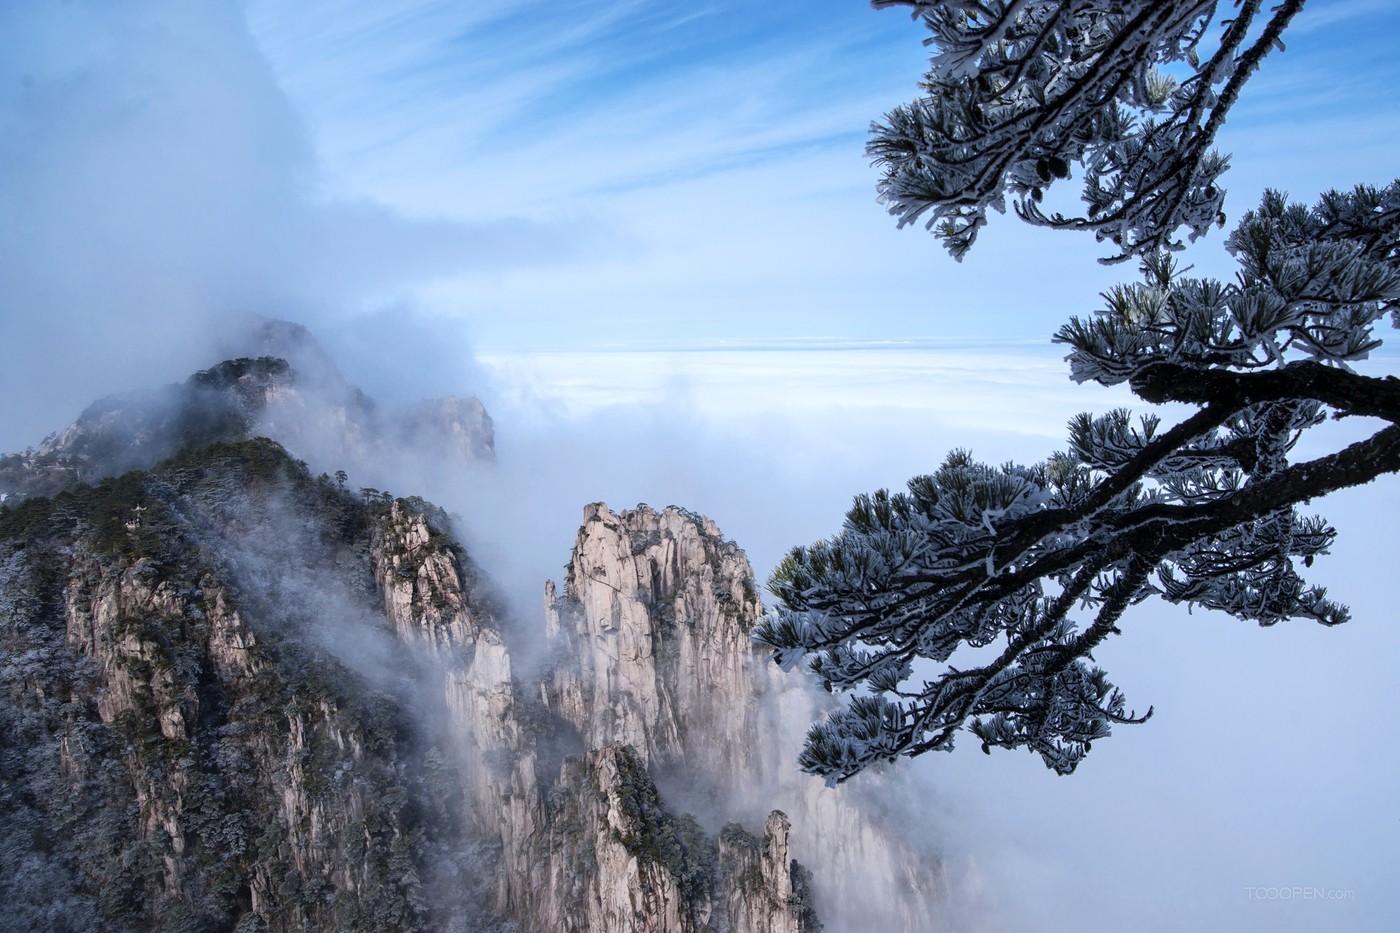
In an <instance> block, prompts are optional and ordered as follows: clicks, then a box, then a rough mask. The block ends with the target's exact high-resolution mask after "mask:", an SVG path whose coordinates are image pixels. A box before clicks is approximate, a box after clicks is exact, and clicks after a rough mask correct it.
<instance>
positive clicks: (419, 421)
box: [0, 321, 495, 501]
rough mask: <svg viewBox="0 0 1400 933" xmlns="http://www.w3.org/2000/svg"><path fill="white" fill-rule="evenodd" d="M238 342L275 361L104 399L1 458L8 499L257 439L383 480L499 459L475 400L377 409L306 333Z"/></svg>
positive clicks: (227, 366)
mask: <svg viewBox="0 0 1400 933" xmlns="http://www.w3.org/2000/svg"><path fill="white" fill-rule="evenodd" d="M239 343H241V345H242V346H243V347H245V348H253V349H255V350H260V351H262V350H265V351H268V352H267V353H266V354H265V355H258V356H256V357H249V356H240V357H237V358H233V359H227V360H224V361H223V362H220V363H218V364H217V365H215V366H212V367H211V368H209V369H205V370H200V371H199V372H197V373H195V374H194V375H192V376H190V377H189V378H188V379H187V380H185V382H183V383H177V384H174V385H167V386H162V387H159V388H154V389H146V390H141V391H136V392H129V393H124V394H121V395H114V396H110V397H108V398H104V399H101V400H99V401H97V402H94V403H93V404H92V405H89V406H88V407H87V408H86V409H85V410H84V411H83V412H82V414H80V415H79V416H78V419H77V420H76V421H75V422H73V424H71V425H70V426H68V427H67V428H65V429H63V430H62V431H60V432H58V433H56V434H53V435H51V436H50V437H48V438H46V439H45V440H44V441H43V443H41V444H40V445H39V447H38V448H37V449H35V450H30V451H26V452H24V453H18V454H9V455H5V456H0V501H5V500H6V499H19V498H24V497H26V496H33V495H53V494H55V493H58V492H61V491H63V490H65V489H71V488H73V487H74V486H76V485H78V484H80V483H84V482H91V481H94V480H98V479H103V478H105V477H108V476H115V475H118V474H120V473H123V472H125V471H127V470H133V469H147V468H149V467H152V466H154V465H155V464H156V463H159V462H160V461H162V460H165V459H167V458H169V457H171V456H174V455H175V454H176V453H178V452H180V451H182V450H186V449H190V448H195V447H201V446H204V445H207V444H213V443H227V442H233V441H240V440H247V439H249V438H252V437H269V438H271V439H273V440H276V441H278V442H279V443H281V444H282V445H283V446H285V447H286V448H287V449H288V450H289V451H291V452H292V453H293V454H295V455H296V456H298V457H300V458H301V459H304V460H307V461H308V462H309V463H311V464H312V465H314V466H316V467H317V468H320V469H326V470H336V469H342V468H343V469H350V470H357V469H358V470H365V469H366V468H367V467H368V466H369V465H370V464H378V465H380V466H381V469H380V472H383V470H384V469H392V468H393V466H394V461H397V460H399V459H401V458H404V457H418V456H421V457H428V458H431V459H434V460H437V461H445V462H448V463H465V462H471V461H490V460H492V459H494V457H495V426H494V424H493V423H492V421H491V416H490V415H489V414H487V412H486V408H485V406H483V405H482V404H481V402H480V401H479V400H477V399H475V398H458V397H455V396H451V397H447V398H441V399H432V400H425V401H422V402H417V403H414V404H411V405H407V406H398V407H394V406H383V405H379V404H377V403H376V402H375V401H374V400H373V399H371V398H370V397H369V396H368V395H366V394H365V393H364V392H362V391H361V390H360V389H358V388H356V387H355V386H353V385H351V384H350V383H349V382H347V381H346V380H345V377H344V376H343V375H341V373H340V370H339V369H338V368H337V367H336V365H335V364H334V362H333V361H332V360H331V359H330V357H329V356H328V355H327V354H326V353H325V351H324V349H322V347H321V346H320V344H319V343H318V342H317V341H316V340H315V338H313V337H312V336H311V334H310V333H309V332H308V331H307V330H306V329H305V328H304V327H302V326H301V325H298V324H291V323H289V322H286V321H261V322H260V323H258V324H257V325H256V326H254V327H253V329H252V331H251V333H249V334H247V335H246V336H245V337H244V338H243V339H242V340H241V341H239Z"/></svg>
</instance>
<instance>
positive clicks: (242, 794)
mask: <svg viewBox="0 0 1400 933" xmlns="http://www.w3.org/2000/svg"><path fill="white" fill-rule="evenodd" d="M209 373H214V375H213V376H212V377H211V376H209V375H208V374H209ZM293 375H294V372H293V370H292V368H291V367H290V365H288V364H286V363H282V362H280V361H277V360H264V359H255V360H235V361H231V362H230V363H227V364H223V365H222V367H216V368H215V370H211V371H206V373H201V374H199V376H197V377H195V378H196V380H200V379H203V380H206V381H212V383H213V384H214V386H215V387H216V388H215V390H214V397H216V398H217V399H218V400H219V401H218V402H217V404H216V405H215V408H216V410H218V411H221V412H226V413H231V414H230V419H231V420H230V421H229V422H228V424H232V425H234V426H236V427H237V431H234V432H233V433H234V434H235V435H236V434H238V433H240V432H242V433H247V432H248V431H252V430H256V429H257V427H256V426H257V425H258V424H262V423H266V418H265V416H266V413H267V412H268V411H269V410H279V409H277V405H279V404H281V403H280V402H278V401H277V400H278V399H279V398H282V399H285V397H286V396H287V393H289V392H294V391H295V387H294V386H295V384H294V381H289V380H293ZM177 401H178V400H177ZM449 407H450V406H449ZM128 410H129V409H128ZM167 410H168V411H169V412H170V413H171V414H170V417H169V418H167V419H166V420H164V421H161V420H155V421H150V420H148V422H147V424H148V428H149V429H148V430H147V431H146V433H145V434H141V433H140V432H137V433H136V434H133V433H132V432H130V431H129V430H127V427H128V426H123V427H122V428H121V430H120V431H115V433H114V434H113V436H116V437H120V438H123V439H126V440H128V441H129V440H130V439H131V438H132V437H136V436H138V435H139V437H140V438H141V439H140V441H139V443H137V444H136V445H135V448H133V447H132V446H131V444H128V445H127V446H126V447H122V446H120V445H118V446H117V448H116V449H118V450H119V451H126V452H128V453H129V452H130V451H131V450H132V449H136V448H139V449H140V451H141V453H142V456H146V457H149V455H151V453H152V452H153V451H156V450H167V449H171V448H175V449H176V452H175V453H174V455H173V456H171V457H169V458H168V459H164V460H162V461H160V462H152V463H150V464H148V465H147V467H146V468H143V469H138V470H134V471H129V472H125V473H121V474H120V475H114V476H110V477H108V478H105V479H102V480H100V481H97V482H88V481H87V477H88V476H90V475H101V474H103V473H104V472H105V473H113V472H116V468H115V467H112V466H111V465H110V464H111V463H112V462H123V461H120V460H119V461H109V460H104V459H103V458H104V456H109V455H110V450H109V451H108V453H106V454H104V453H102V451H103V450H105V449H106V448H103V447H101V446H100V445H95V443H94V440H93V439H94V438H97V437H100V436H102V434H101V430H97V429H94V428H92V426H91V425H90V424H89V425H86V426H84V427H83V429H82V430H78V431H76V432H75V433H70V435H68V436H67V439H66V440H64V441H63V442H62V444H58V445H57V446H55V447H53V450H63V451H66V453H65V454H64V456H67V457H69V458H70V460H69V462H72V461H73V459H74V458H78V457H79V455H80V453H81V452H83V451H86V453H83V454H82V456H86V457H88V458H89V461H88V462H90V466H91V468H92V471H91V473H90V474H84V475H83V476H81V477H80V476H78V475H71V476H69V477H68V478H67V479H65V480H64V482H63V483H62V484H61V486H62V487H63V491H61V492H58V493H57V494H56V495H53V496H47V497H46V496H43V495H41V494H39V493H38V491H37V490H35V489H29V490H26V491H25V492H26V494H24V495H16V496H14V497H12V499H11V501H9V502H7V503H4V504H0V699H2V700H3V702H0V769H3V772H4V774H5V775H6V780H5V781H4V782H3V784H0V820H3V823H4V825H6V826H7V827H8V828H9V829H10V830H12V831H8V832H7V833H6V834H5V835H4V838H3V840H0V927H5V928H28V929H62V928H75V929H97V928H101V929H115V930H120V929H147V928H170V929H238V930H303V929H323V930H342V929H386V930H388V929H394V930H398V929H464V930H465V929H473V930H477V929H480V930H543V929H548V930H561V931H696V933H699V931H705V930H711V931H732V933H807V931H813V930H817V929H821V928H822V923H821V920H819V919H818V917H819V916H821V917H822V918H823V919H825V920H827V922H828V928H829V929H853V930H854V929H868V928H870V926H869V925H870V924H871V923H874V924H875V925H876V926H878V927H879V928H881V929H908V930H916V929H917V930H923V929H929V928H930V924H929V922H928V913H927V908H928V907H929V905H930V904H931V903H932V901H933V900H934V899H935V898H936V896H937V893H938V884H939V880H938V879H939V870H938V866H937V863H936V860H931V859H930V858H928V857H926V856H924V855H921V854H920V853H917V852H913V851H910V850H908V849H907V848H904V847H902V846H900V845H899V844H898V843H897V842H896V841H894V839H893V837H891V836H890V835H889V834H887V833H886V832H884V831H883V830H882V829H881V828H880V826H879V823H878V821H876V820H875V819H874V817H875V815H876V814H875V812H874V809H873V806H872V803H873V802H872V801H870V800H864V799H862V798H861V796H860V794H859V791H858V789H853V791H848V790H847V789H843V791H842V792H840V794H839V796H838V793H837V792H836V791H829V790H826V789H824V788H822V787H821V785H820V783H819V782H816V781H813V780H811V779H808V778H805V777H801V776H799V775H797V774H796V773H795V772H794V771H793V769H792V766H791V764H790V763H791V761H792V760H793V755H794V754H795V748H796V744H797V736H795V735H788V734H787V732H786V731H785V730H784V729H783V728H782V727H781V724H780V723H779V722H778V718H777V711H778V710H779V709H780V708H781V707H783V706H784V705H787V706H791V705H792V704H794V703H797V704H798V705H799V706H801V705H802V704H804V703H805V702H806V700H805V699H804V698H803V695H802V694H801V691H795V692H794V690H793V689H792V688H791V685H790V684H788V683H787V682H785V681H784V679H783V678H782V676H781V675H780V674H779V673H778V672H777V671H776V669H775V668H774V667H773V666H772V665H767V664H764V663H763V659H762V656H761V654H759V653H757V652H756V651H755V649H754V648H753V646H752V644H751V642H750V639H749V633H750V631H751V629H752V627H753V625H754V624H755V622H756V621H757V618H758V616H759V614H760V612H761V607H760V604H759V599H758V595H757V591H756V587H755V585H754V581H753V577H752V571H751V570H750V568H749V565H748V562H747V560H746V558H745V556H744V554H743V552H742V551H740V550H739V549H738V547H737V546H736V545H735V544H734V543H733V542H730V541H726V540H725V539H724V538H723V536H722V535H721V534H720V533H719V530H718V528H716V527H715V525H714V523H713V522H711V521H709V520H708V519H705V518H703V517H700V516H697V515H694V514H691V513H688V512H685V511H683V510H679V509H674V508H671V509H666V510H663V511H660V512H658V511H655V510H652V509H649V508H646V507H638V508H637V509H635V510H631V511H626V512H621V513H614V512H612V511H610V510H609V509H608V508H607V507H606V506H604V505H602V504H594V505H590V506H588V507H587V508H586V509H585V510H584V520H583V524H582V526H581V527H580V529H579V533H578V538H577V540H576V542H575V546H574V551H573V555H572V559H571V561H570V563H569V565H568V571H567V575H566V577H565V580H564V583H563V587H562V589H561V588H560V587H557V586H556V585H555V584H554V583H552V582H551V583H548V584H547V585H546V600H545V602H546V607H545V608H546V611H545V616H546V619H545V626H544V628H545V630H544V632H543V633H541V632H539V631H538V629H536V628H535V627H534V626H531V625H525V624H523V623H518V622H516V623H512V622H510V621H509V620H507V619H506V618H505V615H504V612H503V610H502V608H501V603H500V602H499V600H498V599H497V598H496V597H495V596H494V595H493V593H492V591H491V587H490V585H489V583H488V582H487V581H486V580H485V578H484V576H483V575H482V574H481V573H480V571H479V570H478V569H477V568H476V566H475V565H474V564H473V562H472V560H471V558H470V556H469V555H468V554H467V552H466V551H465V550H464V549H463V548H462V546H461V545H460V544H459V543H458V541H457V538H456V537H455V536H454V534H453V531H452V527H451V522H450V521H449V520H448V517H447V516H446V515H445V514H443V513H442V512H441V511H440V510H438V509H436V508H435V507H433V506H432V505H430V504H429V503H427V502H424V501H422V500H421V499H415V498H407V499H405V498H394V497H392V496H390V495H388V494H387V493H379V492H376V491H374V490H362V491H360V492H358V493H357V492H353V491H351V490H349V489H347V488H345V485H344V483H343V482H338V481H336V480H333V479H331V478H330V477H328V476H327V475H325V474H322V475H321V476H320V477H319V478H317V477H314V476H313V475H312V471H311V470H309V469H308V468H307V467H306V465H305V464H304V463H302V462H300V461H298V460H296V459H294V458H293V457H292V456H290V455H288V453H287V452H286V450H284V448H283V447H282V446H281V445H279V444H277V443H275V442H274V441H271V440H267V439H261V438H254V439H247V440H234V441H229V440H227V439H226V438H225V437H224V435H223V434H221V433H220V431H222V430H223V429H222V428H221V429H220V431H215V432H213V434H212V435H211V434H210V433H209V432H204V433H200V432H199V431H196V432H194V433H192V434H191V433H188V432H187V433H185V434H178V433H177V435H176V436H175V437H172V436H171V434H170V430H171V429H170V425H172V424H174V425H180V424H191V423H198V424H201V425H204V424H206V423H207V419H206V418H205V417H204V414H203V412H204V411H205V410H204V409H203V408H200V409H197V410H196V411H195V412H194V414H193V415H192V414H190V412H189V411H185V410H182V409H181V407H180V405H179V404H175V405H173V406H168V407H167ZM280 410H284V411H285V410H286V409H285V408H284V409H280ZM260 419H261V420H260ZM216 421H217V419H216ZM218 423H219V424H222V423H223V422H221V421H219V422H218ZM201 430H203V429H201ZM211 438H212V439H211ZM448 443H449V446H451V447H452V448H453V449H454V450H456V449H457V448H458V447H459V446H460V445H459V443H458V440H457V439H452V438H451V437H449V442H448ZM55 444H57V442H55ZM125 455H126V454H122V456H125ZM55 462H57V461H55ZM541 638H543V640H544V645H543V646H540V645H539V644H537V643H536V642H538V640H539V639H541ZM524 647H530V649H531V650H529V651H528V652H522V650H521V649H522V648H524ZM512 649H514V650H512ZM517 655H518V656H520V657H526V656H528V657H529V658H530V661H529V663H528V664H525V665H522V664H520V663H518V662H517V661H516V659H515V658H516V656H517ZM809 714H810V709H808V708H807V707H805V706H802V708H801V711H800V713H799V715H800V716H808V715H809ZM807 866H810V870H809V867H807ZM872 868H873V869H874V871H873V872H872V870H871V869H872ZM877 876H878V877H877ZM862 894H864V895H868V896H867V897H865V898H864V899H862V898H861V895H862ZM847 904H857V905H860V909H861V914H860V919H859V920H853V919H851V918H848V917H846V916H844V915H843V913H842V910H843V906H844V905H847ZM882 911H883V912H882Z"/></svg>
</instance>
